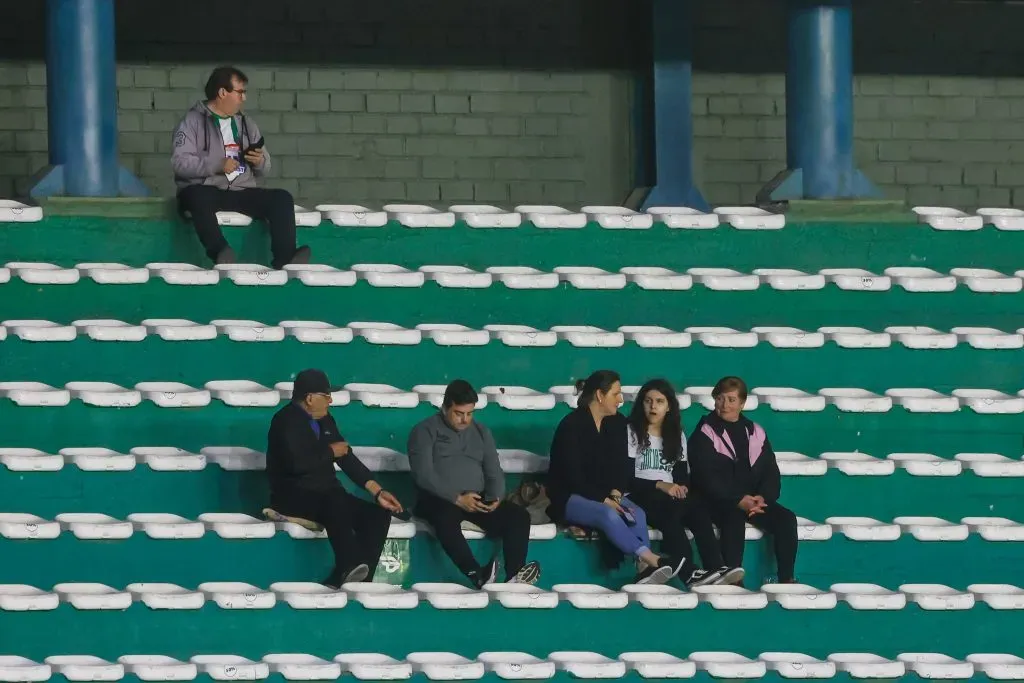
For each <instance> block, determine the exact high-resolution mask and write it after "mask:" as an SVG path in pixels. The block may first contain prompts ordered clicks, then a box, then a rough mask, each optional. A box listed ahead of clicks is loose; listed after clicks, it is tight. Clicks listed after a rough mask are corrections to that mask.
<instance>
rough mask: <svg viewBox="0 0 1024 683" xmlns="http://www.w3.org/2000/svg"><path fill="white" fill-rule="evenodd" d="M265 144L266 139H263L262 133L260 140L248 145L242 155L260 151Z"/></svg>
mask: <svg viewBox="0 0 1024 683" xmlns="http://www.w3.org/2000/svg"><path fill="white" fill-rule="evenodd" d="M264 144H265V143H264V140H263V136H262V135H261V136H260V139H259V140H257V141H256V142H254V143H252V144H251V145H249V146H248V147H246V148H245V149H244V150H243V151H242V156H243V157H246V156H248V155H249V154H250V153H251V152H256V151H259V150H261V149H263V145H264Z"/></svg>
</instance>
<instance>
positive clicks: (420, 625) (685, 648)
mask: <svg viewBox="0 0 1024 683" xmlns="http://www.w3.org/2000/svg"><path fill="white" fill-rule="evenodd" d="M739 622H742V624H743V628H738V627H737V624H738V623H739ZM1019 623H1020V619H1019V617H1018V616H1017V614H1015V613H1014V612H996V611H992V610H989V609H987V608H975V609H973V610H970V611H965V612H924V611H922V610H919V609H917V608H911V607H908V608H907V609H904V610H900V611H898V612H875V611H868V612H856V611H853V610H850V609H847V608H845V607H839V608H837V609H834V610H827V611H800V612H786V611H785V610H783V609H781V608H778V607H776V606H770V607H769V608H768V609H764V610H758V611H753V612H741V613H737V612H732V611H716V610H714V609H711V608H708V607H701V608H699V609H697V610H693V611H687V612H682V613H680V612H676V611H674V610H666V611H660V610H644V609H643V608H642V607H639V606H630V607H629V608H628V609H627V610H626V611H614V612H604V611H597V612H594V611H590V610H585V611H584V610H577V609H575V608H573V607H571V606H568V605H566V606H560V607H558V608H556V609H554V610H506V609H504V608H502V607H500V606H491V607H488V608H486V609H484V610H456V611H439V610H434V609H431V608H429V607H420V608H417V609H415V610H411V611H404V610H402V611H400V610H379V611H375V610H366V609H364V608H362V607H361V606H359V605H351V606H348V607H345V608H344V609H343V610H301V611H300V610H293V609H291V608H289V607H287V606H278V607H275V608H273V609H271V610H221V609H219V608H217V607H216V606H212V605H207V606H206V607H204V608H203V609H202V610H200V611H191V610H189V611H180V610H168V611H150V610H148V609H146V608H145V607H141V606H136V607H132V608H131V609H130V610H129V611H128V612H99V611H92V612H75V611H74V610H73V609H72V608H70V607H61V608H59V609H58V610H56V611H54V612H31V613H20V614H16V615H14V614H11V613H3V612H0V631H2V632H4V633H5V640H6V641H7V643H9V645H8V647H9V649H10V650H11V651H15V652H20V653H22V654H24V655H26V656H29V657H36V658H41V657H42V655H49V654H54V653H55V652H62V653H63V652H68V653H75V654H77V653H79V652H89V653H92V654H96V655H98V656H100V657H108V658H109V657H115V656H118V655H121V654H124V653H125V652H131V653H140V654H141V653H146V654H149V653H154V652H159V653H163V654H169V655H171V656H178V657H189V656H192V655H194V654H205V653H209V654H222V653H225V652H230V653H233V654H239V655H242V656H248V657H251V658H259V657H262V656H263V655H264V654H266V653H268V652H304V653H309V654H313V655H318V656H321V657H324V658H328V659H329V658H332V657H334V655H336V654H337V653H338V652H381V653H385V654H390V655H392V656H404V655H406V654H408V653H409V652H412V651H417V650H418V651H449V652H456V653H459V654H462V655H465V656H476V655H477V654H479V653H480V652H484V651H488V650H509V649H515V650H522V651H525V652H531V653H537V654H543V655H546V654H548V653H550V652H554V651H558V650H575V649H583V648H585V649H587V650H590V651H594V652H600V653H602V654H606V655H615V656H617V655H618V654H620V653H621V652H627V651H646V652H650V651H663V652H668V653H672V654H677V655H682V656H685V655H687V654H688V653H690V652H694V651H704V650H722V649H728V650H730V651H734V652H738V653H740V654H744V655H747V656H752V657H753V656H757V655H758V654H759V653H761V652H766V651H783V652H786V651H794V649H796V650H797V651H800V652H804V653H806V654H810V655H812V656H818V657H824V656H827V655H829V654H831V653H833V652H874V653H876V654H880V655H882V656H890V657H894V656H896V655H897V654H899V653H901V652H932V651H934V649H935V648H936V646H937V643H936V638H937V637H940V636H941V637H942V642H941V645H942V651H943V652H944V653H945V654H949V655H951V656H953V657H965V656H966V655H968V654H970V653H972V652H1015V651H1019V630H1018V627H1019ZM623 624H643V627H642V628H625V627H623ZM55 629H67V630H68V631H73V633H74V636H73V638H69V639H54V638H53V632H54V630H55ZM952 633H956V634H957V635H956V638H952V637H949V634H952Z"/></svg>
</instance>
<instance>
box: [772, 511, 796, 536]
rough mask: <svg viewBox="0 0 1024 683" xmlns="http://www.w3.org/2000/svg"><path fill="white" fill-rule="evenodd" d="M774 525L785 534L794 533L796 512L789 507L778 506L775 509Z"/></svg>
mask: <svg viewBox="0 0 1024 683" xmlns="http://www.w3.org/2000/svg"><path fill="white" fill-rule="evenodd" d="M775 524H776V527H777V528H778V529H779V530H780V531H784V532H785V533H787V534H792V535H794V536H795V535H796V527H797V521H796V513H795V512H793V511H792V510H790V509H789V508H784V507H781V506H780V507H779V508H778V509H777V510H776V522H775Z"/></svg>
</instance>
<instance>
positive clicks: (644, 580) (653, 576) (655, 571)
mask: <svg viewBox="0 0 1024 683" xmlns="http://www.w3.org/2000/svg"><path fill="white" fill-rule="evenodd" d="M671 578H672V567H668V566H660V567H652V566H650V565H647V566H646V567H644V568H643V569H641V570H640V571H639V572H638V573H637V575H636V576H634V577H633V583H637V584H648V583H649V584H653V585H660V584H663V583H668V582H669V580H671Z"/></svg>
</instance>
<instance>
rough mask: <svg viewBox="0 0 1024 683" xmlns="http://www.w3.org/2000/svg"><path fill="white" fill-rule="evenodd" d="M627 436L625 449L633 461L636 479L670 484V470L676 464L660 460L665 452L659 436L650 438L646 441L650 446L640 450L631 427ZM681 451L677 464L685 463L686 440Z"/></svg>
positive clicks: (638, 441) (638, 442)
mask: <svg viewBox="0 0 1024 683" xmlns="http://www.w3.org/2000/svg"><path fill="white" fill-rule="evenodd" d="M627 434H628V436H627V439H628V443H627V448H628V451H629V457H631V458H632V459H633V462H634V463H635V465H636V478H637V479H647V480H649V481H664V482H667V483H670V484H671V483H672V470H673V469H674V468H675V465H676V463H667V462H665V461H663V460H662V455H663V454H664V452H665V443H664V440H663V439H662V438H661V437H660V436H652V437H650V438H649V439H648V440H649V441H650V445H649V446H647V448H644V449H641V448H640V440H639V439H638V438H637V435H636V432H634V431H633V427H632V426H630V427H629V428H628V431H627ZM682 451H683V452H682V454H681V455H680V458H679V462H687V459H686V439H683V442H682Z"/></svg>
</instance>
